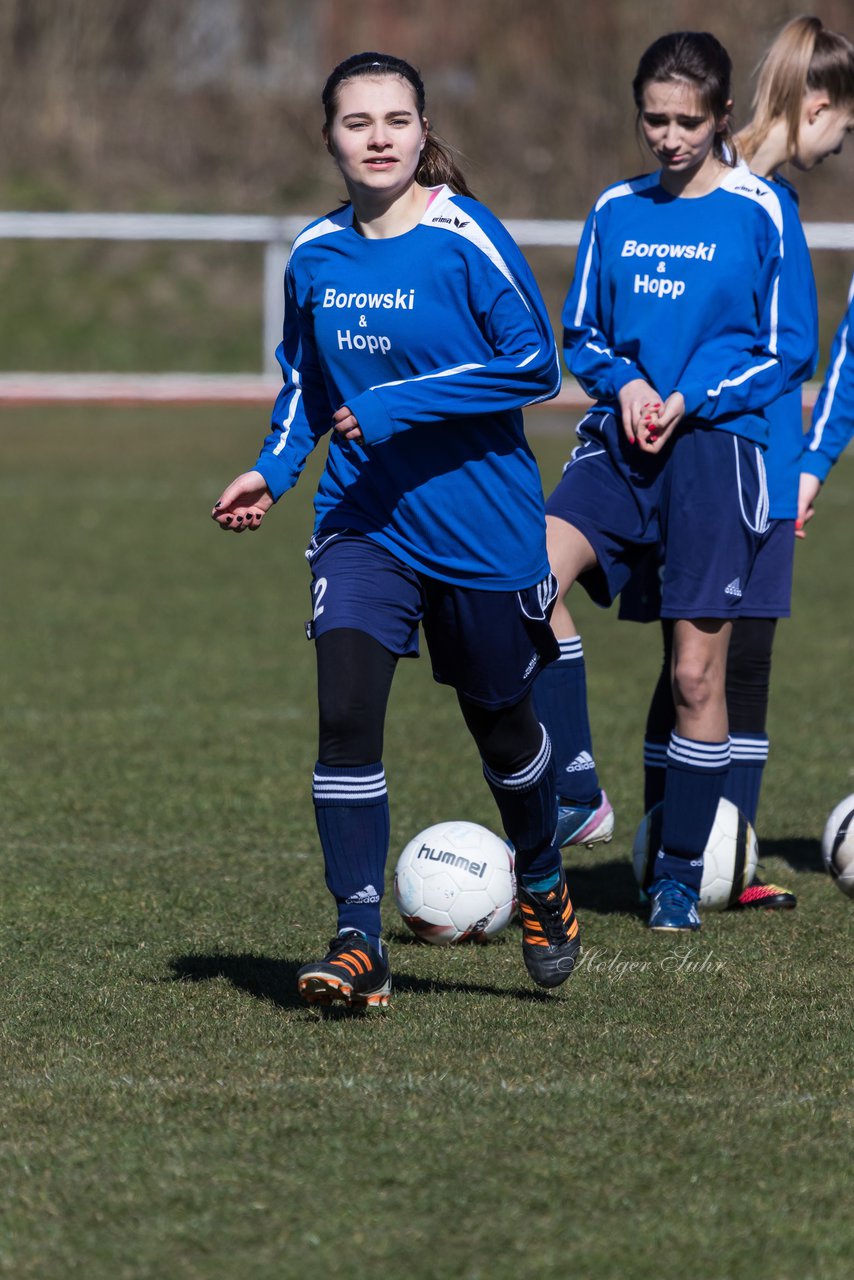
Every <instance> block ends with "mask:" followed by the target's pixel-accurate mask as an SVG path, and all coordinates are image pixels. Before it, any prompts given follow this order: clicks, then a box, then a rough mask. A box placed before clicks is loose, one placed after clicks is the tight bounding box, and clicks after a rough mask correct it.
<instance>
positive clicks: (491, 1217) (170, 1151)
mask: <svg viewBox="0 0 854 1280" xmlns="http://www.w3.org/2000/svg"><path fill="white" fill-rule="evenodd" d="M265 416H266V415H265V414H263V413H262V414H256V413H250V412H248V411H238V412H233V411H228V412H226V411H211V410H208V409H206V410H198V411H178V410H164V409H161V410H151V411H124V412H116V411H106V410H92V409H89V408H87V409H52V410H50V411H49V412H47V411H28V412H25V411H9V410H6V411H5V412H4V421H3V425H2V449H3V459H4V465H3V468H2V471H0V499H1V500H2V501H0V521H2V526H3V528H2V539H3V540H2V545H3V548H4V556H3V565H4V573H3V608H2V612H0V629H2V630H0V653H2V664H0V690H1V691H2V693H1V694H0V717H2V733H0V758H2V789H1V790H0V798H2V805H1V806H0V810H2V847H0V859H2V886H3V889H2V906H1V907H0V956H2V963H3V979H4V980H3V984H2V994H0V1016H1V1017H2V1022H0V1070H2V1079H3V1093H4V1104H3V1119H2V1138H0V1274H2V1275H8V1276H10V1277H14V1278H15V1280H24V1278H30V1277H32V1278H34V1280H35V1278H38V1280H54V1278H56V1280H65V1277H68V1276H70V1275H80V1276H85V1277H87V1280H101V1278H102V1277H103V1278H105V1280H106V1278H109V1280H123V1278H127V1280H138V1278H141V1277H157V1278H159V1277H169V1278H170V1280H172V1278H173V1277H174V1278H180V1280H213V1278H216V1280H220V1278H223V1280H225V1278H228V1280H231V1277H235V1276H251V1277H253V1280H256V1278H260V1280H267V1277H270V1278H271V1280H272V1278H273V1277H276V1278H280V1277H292V1276H293V1277H309V1278H313V1277H330V1276H332V1277H338V1276H341V1277H365V1276H373V1275H377V1276H379V1275H385V1276H388V1277H390V1278H392V1280H397V1277H406V1278H407V1280H416V1278H420V1277H435V1276H443V1277H445V1276H447V1277H466V1278H468V1280H474V1278H476V1277H484V1278H489V1280H491V1278H492V1277H499V1278H503V1277H532V1278H534V1280H540V1277H543V1278H546V1280H548V1278H550V1277H563V1276H567V1275H569V1276H578V1277H596V1278H597V1280H601V1278H605V1277H650V1278H655V1280H659V1278H661V1277H667V1278H670V1277H673V1278H674V1280H683V1278H684V1277H688V1276H691V1277H699V1278H700V1280H704V1278H707V1277H708V1278H715V1280H717V1278H719V1277H720V1278H723V1277H727V1278H732V1280H756V1278H757V1277H768V1278H769V1280H788V1278H789V1277H792V1278H794V1277H798V1280H837V1278H838V1280H843V1277H845V1278H847V1277H848V1276H849V1275H850V1259H851V1254H852V1248H854V1230H852V1226H851V1215H850V1211H849V1209H848V1201H849V1199H850V1170H851V1163H852V1154H854V1150H853V1149H852V1148H854V1144H852V1090H851V1083H850V1081H851V1055H852V1033H851V954H852V942H854V937H852V934H853V933H854V913H852V905H851V903H850V902H848V901H846V899H845V898H844V897H843V896H842V895H841V894H840V893H838V892H837V891H836V890H835V889H834V887H833V886H832V884H831V883H830V880H829V879H828V877H827V876H826V875H825V873H824V871H823V870H822V868H821V864H820V855H819V848H818V842H817V841H818V836H819V834H820V832H821V829H822V825H823V822H824V819H825V817H826V815H827V813H828V812H829V810H830V808H831V807H832V806H833V804H835V803H836V801H837V800H839V799H840V798H841V797H842V796H844V795H846V794H847V793H848V792H851V791H854V762H852V757H851V754H850V743H851V737H852V723H851V709H852V700H851V694H850V672H851V634H852V624H854V609H852V605H851V603H850V571H849V567H848V566H849V563H850V556H851V504H852V500H854V464H852V462H851V461H850V459H846V460H844V461H843V462H842V463H840V465H839V467H838V468H837V471H836V473H834V475H833V476H832V478H831V480H830V482H829V483H828V486H827V490H826V492H825V493H824V494H823V495H822V497H821V499H820V514H819V515H818V516H817V518H816V520H815V522H814V523H813V525H811V526H810V531H809V538H808V539H807V540H806V542H805V543H804V544H802V545H801V546H799V548H798V567H797V588H796V604H795V616H794V618H793V619H792V621H791V622H789V623H785V624H783V625H782V627H781V629H780V634H779V638H778V646H777V653H776V658H775V674H774V696H773V699H772V715H771V725H770V731H771V737H772V744H773V747H772V755H771V762H770V764H769V768H768V772H767V782H766V788H765V793H764V801H763V813H762V822H761V830H760V834H761V837H762V854H763V859H764V861H765V863H766V865H767V870H768V872H769V874H770V875H771V876H773V877H774V878H777V879H782V880H784V882H785V883H787V884H791V885H793V886H794V888H795V889H796V891H797V893H798V895H799V899H800V906H799V908H798V910H797V912H795V913H793V914H791V915H786V916H785V917H783V918H781V917H779V916H774V915H757V916H750V915H744V916H740V915H737V914H731V913H728V914H724V915H717V916H708V917H706V920H705V923H704V928H703V932H702V935H701V936H700V938H699V939H698V940H694V941H693V942H690V943H689V942H686V943H679V944H676V945H672V944H671V943H670V942H669V941H667V940H662V939H660V938H653V937H651V936H649V934H648V932H647V930H646V929H645V926H644V923H643V921H642V919H641V918H640V917H639V916H638V915H637V914H636V912H635V909H634V890H633V883H632V879H631V874H630V871H629V862H628V857H629V848H630V843H631V835H632V832H633V830H634V826H635V824H636V822H637V821H638V820H639V818H640V816H641V815H640V794H641V792H640V788H641V768H640V743H641V736H642V728H643V719H644V714H645V706H646V700H647V697H648V693H649V690H650V688H651V685H652V683H653V681H654V679H655V676H656V672H657V665H658V640H657V636H656V634H655V630H656V629H655V628H640V627H632V626H627V625H619V624H618V623H617V621H616V619H615V618H614V617H613V616H612V615H610V614H605V613H601V612H599V611H596V610H593V609H591V608H588V607H586V606H585V605H583V604H582V603H581V602H578V613H579V615H580V616H581V618H582V621H583V634H584V639H585V650H586V652H587V655H588V660H589V666H590V686H591V704H592V705H591V713H592V717H593V724H594V732H595V738H596V746H597V756H598V759H599V762H600V765H601V770H602V773H603V776H604V778H605V781H606V783H607V786H608V789H609V793H610V794H611V795H612V798H613V800H614V802H615V805H616V808H617V812H618V829H617V836H616V838H615V840H614V843H613V844H612V845H611V846H609V847H608V848H607V849H605V850H603V851H602V852H599V853H587V852H585V853H583V854H580V855H579V856H578V857H577V859H575V860H574V861H575V865H574V866H573V867H572V869H571V880H570V885H571V889H572V892H573V898H574V900H575V902H576V906H577V908H578V912H579V916H580V918H581V921H582V929H583V937H584V944H585V948H586V958H585V961H584V963H583V964H582V966H581V968H580V970H579V972H578V973H577V974H576V975H575V976H574V977H573V979H572V980H571V981H570V982H569V983H567V985H566V986H565V987H563V988H561V989H560V991H559V992H557V993H554V994H543V993H541V992H539V991H537V990H536V989H535V988H533V987H532V986H531V984H530V983H529V981H528V980H527V978H526V976H525V973H524V969H523V966H522V963H521V958H520V955H519V939H518V931H517V929H516V928H515V927H514V926H511V928H509V929H508V930H507V931H506V933H505V934H503V935H502V936H501V937H500V938H499V939H497V940H496V941H495V942H494V943H492V944H490V945H489V946H486V947H482V948H460V949H438V948H430V947H426V946H422V945H419V944H417V943H416V942H414V941H413V940H411V939H410V938H408V937H407V936H406V935H405V934H404V933H403V932H402V930H401V927H400V926H399V924H398V922H397V920H396V915H395V911H394V907H393V904H392V903H391V902H390V900H389V901H388V902H387V904H386V910H385V918H386V927H387V931H388V934H389V936H390V940H391V944H392V957H393V966H394V973H395V981H396V993H395V996H394V1000H393V1004H392V1007H391V1009H390V1011H389V1012H388V1014H387V1015H385V1016H383V1015H377V1016H374V1017H349V1016H335V1015H327V1016H324V1015H322V1014H318V1013H317V1012H316V1011H312V1010H309V1009H304V1008H302V1007H300V1006H299V1005H298V1003H297V1001H296V1000H295V996H294V974H295V971H296V968H297V967H298V966H299V964H300V963H302V962H303V961H304V960H305V959H306V958H311V957H314V956H316V955H317V953H318V949H319V948H323V946H324V944H325V942H326V940H327V938H328V937H329V936H330V933H331V928H332V917H331V912H330V908H329V905H328V902H327V897H326V894H325V890H324V889H323V883H322V869H321V863H320V858H319V853H318V849H317V841H316V835H315V832H314V820H313V813H312V808H311V800H310V785H309V777H310V769H311V766H312V764H313V762H314V757H315V725H314V700H313V692H312V683H313V670H312V668H313V654H312V649H311V646H310V645H308V644H307V643H306V641H305V639H304V637H303V632H302V620H303V619H304V617H305V616H306V613H307V611H308V590H307V581H308V575H307V570H306V567H305V563H304V561H303V558H302V554H301V553H302V548H303V545H304V543H305V540H306V538H307V533H308V528H309V523H310V496H311V481H312V476H313V474H315V473H316V468H315V471H314V472H311V473H309V474H307V475H306V476H305V477H304V479H303V483H302V486H301V488H300V489H299V490H297V491H296V492H295V493H294V494H293V495H291V496H289V497H288V498H286V499H285V500H284V501H283V502H282V503H281V504H280V506H279V508H278V509H277V511H276V512H275V513H274V514H273V516H272V517H271V518H270V519H269V520H268V522H267V524H266V525H265V528H264V530H263V531H262V532H261V533H260V534H258V535H257V536H252V535H249V536H243V537H241V538H234V537H230V536H229V537H224V536H223V535H222V534H220V533H219V532H218V531H217V530H216V529H215V528H214V526H213V525H212V524H211V523H210V522H209V521H208V519H207V511H208V509H209V507H210V505H211V503H212V501H213V499H214V498H215V497H216V496H217V494H218V493H219V491H220V489H221V488H222V486H223V484H224V483H225V482H226V481H227V480H228V479H230V478H231V476H232V475H233V474H234V473H235V472H236V471H237V470H238V469H240V468H242V467H243V466H245V465H246V464H247V463H249V462H251V461H252V459H253V458H254V456H255V455H254V453H253V450H254V449H255V447H256V444H257V442H258V440H259V439H260V436H261V434H262V433H263V430H264V419H265ZM530 425H531V428H532V439H533V441H534V444H535V447H536V448H537V451H538V454H539V456H540V457H541V460H542V463H543V468H544V472H545V474H546V476H547V482H551V480H552V479H553V478H554V477H555V476H556V475H557V474H558V468H559V464H560V460H561V458H562V456H563V455H564V453H565V452H566V446H567V440H566V435H565V433H564V435H563V436H561V435H559V434H558V433H557V431H556V427H557V426H558V425H560V426H561V428H567V429H568V427H569V425H570V424H569V422H568V421H567V422H565V423H564V422H561V421H560V420H559V419H558V418H557V417H556V416H554V415H551V414H548V413H542V414H541V415H540V416H537V415H536V414H533V413H532V414H531V415H530ZM385 754H386V766H387V772H388V777H389V786H390V791H391V799H392V849H393V851H396V850H398V849H400V848H402V847H403V844H404V843H405V842H406V840H408V839H409V837H410V836H411V835H413V834H414V833H415V832H416V831H417V830H419V829H420V828H421V827H423V826H426V825H428V824H429V823H431V822H433V821H436V820H438V819H439V818H443V817H452V816H458V815H462V816H465V817H468V818H471V819H472V820H475V821H481V822H484V823H485V824H487V825H489V826H492V827H495V825H496V815H495V813H494V809H493V805H492V801H491V797H490V796H489V793H488V791H487V789H486V787H485V785H484V783H483V779H482V777H481V775H480V770H479V766H478V761H477V758H476V754H475V752H474V748H473V746H472V745H471V743H470V742H469V740H468V739H467V737H466V734H465V731H464V729H463V727H462V724H461V722H460V719H459V715H458V712H457V709H456V705H455V702H454V698H453V695H452V694H451V693H450V691H449V690H447V689H444V688H440V687H438V686H435V685H433V684H432V682H431V680H430V677H429V671H428V670H427V667H426V664H425V663H423V662H421V663H404V664H401V669H400V671H399V673H398V679H397V683H396V686H395V690H394V692H393V695H392V706H391V710H390V716H389V727H388V733H387V740H386V753H385ZM392 856H394V853H393V855H392Z"/></svg>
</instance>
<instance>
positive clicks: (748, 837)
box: [632, 799, 758, 911]
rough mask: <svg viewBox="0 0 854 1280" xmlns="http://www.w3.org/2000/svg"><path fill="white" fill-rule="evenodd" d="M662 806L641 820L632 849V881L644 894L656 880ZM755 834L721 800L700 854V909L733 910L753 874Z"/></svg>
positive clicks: (727, 803) (738, 813)
mask: <svg viewBox="0 0 854 1280" xmlns="http://www.w3.org/2000/svg"><path fill="white" fill-rule="evenodd" d="M661 819H662V806H661V805H660V804H657V805H655V807H654V808H652V809H650V811H649V813H648V814H646V816H645V817H644V818H643V819H642V820H641V824H640V826H639V827H638V829H637V834H636V835H635V842H634V846H633V848H632V863H633V865H634V869H635V879H636V880H637V882H638V884H639V885H640V887H641V888H642V889H643V890H644V891H646V890H648V889H649V886H650V884H651V883H652V881H653V880H654V879H655V858H656V855H657V853H658V851H659V849H660V848H661ZM757 856H758V846H757V843H756V833H755V831H754V830H753V827H752V826H751V825H750V823H749V822H748V821H747V819H746V818H745V816H744V814H743V813H740V812H739V810H738V809H737V808H736V807H735V805H734V804H732V802H731V801H729V800H724V799H721V800H720V801H719V803H718V811H717V813H716V814H715V820H714V822H713V823H712V829H711V831H710V832H709V839H708V842H707V844H706V847H705V849H704V850H703V879H702V883H701V885H700V906H701V907H705V909H706V910H707V911H725V910H726V909H727V907H731V906H734V905H735V903H736V902H737V901H738V897H739V894H741V893H742V892H743V891H744V890H745V889H746V888H747V886H748V885H749V884H750V882H751V880H752V879H753V877H754V875H755V874H756V859H757Z"/></svg>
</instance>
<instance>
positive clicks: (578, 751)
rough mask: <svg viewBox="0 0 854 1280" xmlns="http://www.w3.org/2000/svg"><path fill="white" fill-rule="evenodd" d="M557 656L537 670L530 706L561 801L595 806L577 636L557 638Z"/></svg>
mask: <svg viewBox="0 0 854 1280" xmlns="http://www.w3.org/2000/svg"><path fill="white" fill-rule="evenodd" d="M559 644H560V657H559V658H556V659H555V661H554V662H550V663H549V665H548V666H547V667H544V668H543V670H542V671H541V672H540V674H539V676H538V677H537V680H536V682H535V684H534V706H535V707H536V710H537V715H538V716H539V718H540V720H541V721H542V723H543V724H544V725H545V727H546V730H547V731H548V735H549V737H550V738H551V741H552V750H553V752H554V759H555V774H556V778H557V793H558V795H559V796H560V797H561V800H562V801H573V800H574V801H577V802H578V803H579V804H583V805H591V806H592V805H595V804H597V803H598V800H599V792H600V790H601V788H600V786H599V778H598V776H597V773H596V763H595V761H594V759H593V740H592V737H591V734H590V718H589V716H588V712H587V675H586V671H585V667H584V651H583V649H582V647H581V637H580V636H573V637H572V638H571V639H568V640H561V641H559Z"/></svg>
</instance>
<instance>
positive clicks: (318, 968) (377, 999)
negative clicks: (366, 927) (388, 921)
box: [297, 929, 391, 1009]
mask: <svg viewBox="0 0 854 1280" xmlns="http://www.w3.org/2000/svg"><path fill="white" fill-rule="evenodd" d="M297 988H298V990H299V993H300V995H301V996H302V998H303V1000H306V1001H308V1003H309V1004H321V1005H330V1004H332V1003H333V1001H335V1000H340V1001H342V1002H343V1003H344V1004H346V1005H348V1006H349V1007H350V1008H351V1009H379V1008H384V1007H385V1006H386V1005H387V1004H388V998H389V996H390V994H391V970H390V969H389V966H388V950H387V949H386V948H385V947H384V946H383V945H382V943H380V950H379V951H377V950H376V948H375V947H372V946H371V944H370V943H369V942H368V941H367V940H366V939H365V937H364V935H363V934H361V933H359V932H358V930H356V929H347V930H345V931H344V932H343V933H339V934H338V936H337V938H333V939H332V941H331V942H330V944H329V951H328V953H327V954H326V955H325V956H324V957H323V959H322V960H319V961H318V962H317V963H316V964H304V965H303V967H302V968H301V969H300V971H299V973H298V974H297Z"/></svg>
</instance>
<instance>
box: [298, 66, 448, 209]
mask: <svg viewBox="0 0 854 1280" xmlns="http://www.w3.org/2000/svg"><path fill="white" fill-rule="evenodd" d="M357 76H366V77H368V78H372V79H377V78H378V77H380V76H400V77H401V79H403V80H406V81H407V83H408V84H409V85H410V86H411V88H412V92H413V94H414V95H415V105H416V107H417V109H418V115H419V116H420V117H421V120H422V121H423V120H424V119H425V115H424V106H425V94H424V82H423V81H422V79H421V77H420V75H419V74H418V72H417V71H416V70H415V68H414V67H413V66H411V65H410V64H409V63H408V62H405V61H404V60H403V58H395V57H393V56H392V55H391V54H388V53H354V54H352V55H351V57H349V58H345V59H344V61H343V62H339V63H338V66H337V67H335V69H334V70H333V71H332V73H331V74H330V76H329V79H328V80H327V81H326V84H325V85H324V86H323V94H322V96H321V100H322V102H323V110H324V117H325V124H326V128H327V129H329V128H331V126H332V123H333V121H334V119H335V112H336V111H337V109H338V89H339V88H340V86H341V85H342V84H343V83H344V81H345V80H353V79H355V78H356V77H357ZM415 180H416V182H419V183H420V184H421V185H422V186H425V187H435V186H438V185H439V184H440V183H446V184H447V185H448V186H449V187H450V188H451V190H452V191H454V192H456V194H457V195H460V196H473V192H472V191H471V190H470V188H469V185H468V183H467V182H466V180H465V177H464V176H463V173H462V172H461V170H460V168H459V167H458V165H457V163H456V160H455V159H454V152H453V150H452V148H451V147H450V146H449V145H448V144H447V143H446V142H443V141H442V139H441V138H439V137H438V135H437V134H435V133H433V131H432V129H430V127H429V125H428V126H427V139H426V141H425V143H424V150H423V151H422V153H421V159H420V161H419V163H418V168H417V169H416V171H415Z"/></svg>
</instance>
